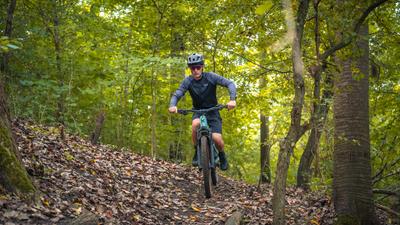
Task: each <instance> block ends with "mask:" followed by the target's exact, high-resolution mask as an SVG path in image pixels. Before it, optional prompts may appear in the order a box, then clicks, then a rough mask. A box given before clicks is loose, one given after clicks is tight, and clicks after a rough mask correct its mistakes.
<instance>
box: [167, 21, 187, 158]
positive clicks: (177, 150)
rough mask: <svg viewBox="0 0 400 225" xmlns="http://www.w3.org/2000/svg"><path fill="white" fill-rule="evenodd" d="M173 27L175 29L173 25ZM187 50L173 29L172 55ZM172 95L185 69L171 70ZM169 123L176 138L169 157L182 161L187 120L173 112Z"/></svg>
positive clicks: (181, 37)
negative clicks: (183, 136)
mask: <svg viewBox="0 0 400 225" xmlns="http://www.w3.org/2000/svg"><path fill="white" fill-rule="evenodd" d="M174 17H175V18H176V19H178V15H174ZM172 29H175V27H173V28H172ZM184 50H185V43H184V37H183V36H182V34H181V33H179V32H178V31H176V30H174V31H173V39H172V41H171V54H170V55H171V57H182V53H183V51H184ZM170 74H171V75H170V79H169V80H170V83H169V84H170V93H171V94H170V95H171V96H172V94H173V92H174V90H175V89H174V88H172V87H173V86H175V82H176V80H178V79H182V78H184V77H185V70H184V69H183V71H182V72H178V73H177V72H176V71H171V72H170ZM168 119H169V124H170V125H171V126H172V127H173V129H174V130H173V131H174V138H171V140H170V143H169V152H168V153H169V154H168V155H169V159H170V160H171V161H174V162H182V160H183V159H184V150H183V147H184V146H183V145H182V140H181V137H182V135H183V133H184V132H183V130H182V127H185V120H184V118H183V117H177V116H174V115H172V114H169V118H168Z"/></svg>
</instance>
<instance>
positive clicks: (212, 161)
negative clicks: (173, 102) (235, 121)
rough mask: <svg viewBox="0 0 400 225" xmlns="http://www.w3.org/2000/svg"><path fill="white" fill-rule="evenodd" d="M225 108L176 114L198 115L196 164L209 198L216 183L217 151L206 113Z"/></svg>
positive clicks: (184, 111)
mask: <svg viewBox="0 0 400 225" xmlns="http://www.w3.org/2000/svg"><path fill="white" fill-rule="evenodd" d="M223 108H227V106H226V105H217V106H215V107H212V108H209V109H179V110H178V113H179V114H182V115H187V114H188V113H189V112H191V113H199V114H200V126H199V128H198V129H197V145H196V151H197V162H200V163H198V167H199V169H200V171H202V173H203V184H204V194H205V196H206V198H211V196H212V189H213V186H216V185H217V183H218V175H217V172H216V168H217V166H218V163H219V157H218V150H217V148H216V146H215V144H214V141H213V139H212V134H211V129H210V127H209V126H208V123H207V117H206V114H207V112H210V111H214V110H221V109H223Z"/></svg>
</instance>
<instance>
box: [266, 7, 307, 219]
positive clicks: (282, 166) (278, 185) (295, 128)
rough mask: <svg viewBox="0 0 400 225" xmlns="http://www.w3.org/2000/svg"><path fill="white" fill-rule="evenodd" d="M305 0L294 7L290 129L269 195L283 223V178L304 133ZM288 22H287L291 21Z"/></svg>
mask: <svg viewBox="0 0 400 225" xmlns="http://www.w3.org/2000/svg"><path fill="white" fill-rule="evenodd" d="M284 3H285V8H286V10H287V11H288V12H290V11H291V9H290V8H291V2H290V1H284ZM308 3H309V1H308V0H301V1H300V3H299V8H298V11H297V18H296V21H290V22H291V23H294V22H295V24H296V25H295V28H294V29H295V31H294V34H295V35H294V39H293V43H292V61H293V86H294V87H293V88H294V90H295V94H294V98H293V106H292V111H291V123H290V128H289V131H288V133H287V135H286V137H285V139H284V140H283V141H282V142H281V143H280V150H279V157H278V165H277V168H276V176H275V182H274V190H273V197H272V210H273V214H274V215H273V216H274V217H273V224H274V225H284V224H286V223H285V194H286V178H287V173H288V169H289V163H290V156H291V154H292V153H293V149H294V147H295V145H296V143H297V141H298V140H299V139H300V137H301V136H302V135H303V134H304V131H305V129H304V127H302V126H301V113H302V109H303V103H304V93H305V86H304V80H303V63H302V59H301V57H302V56H301V41H302V36H303V29H304V23H305V19H306V17H307V13H308ZM290 22H289V23H290Z"/></svg>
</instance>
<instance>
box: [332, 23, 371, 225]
mask: <svg viewBox="0 0 400 225" xmlns="http://www.w3.org/2000/svg"><path fill="white" fill-rule="evenodd" d="M358 35H359V36H358V40H357V42H356V43H357V46H358V49H357V50H358V52H357V53H358V54H357V56H355V57H353V58H349V59H347V60H345V61H343V62H340V64H341V66H342V72H341V73H339V74H338V77H337V79H335V94H334V124H335V137H334V170H333V175H334V179H333V201H334V206H335V211H336V213H337V216H338V223H337V224H363V225H370V224H375V223H376V222H375V210H374V205H373V199H372V181H371V165H370V163H371V160H370V140H369V115H368V110H369V106H368V98H369V96H368V87H369V83H368V77H369V47H368V26H367V25H362V27H361V29H360V32H359V33H358ZM353 53H356V52H355V51H353ZM353 55H355V54H353ZM353 63H354V64H355V66H356V67H357V68H358V70H359V72H353V70H352V64H353Z"/></svg>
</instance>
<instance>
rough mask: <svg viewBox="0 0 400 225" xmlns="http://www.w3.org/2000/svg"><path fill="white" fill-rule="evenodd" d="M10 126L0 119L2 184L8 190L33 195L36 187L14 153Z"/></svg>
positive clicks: (0, 178) (0, 182)
mask: <svg viewBox="0 0 400 225" xmlns="http://www.w3.org/2000/svg"><path fill="white" fill-rule="evenodd" d="M14 146H15V145H13V139H12V137H11V131H10V128H9V127H8V126H7V123H6V121H4V118H1V119H0V185H1V186H3V187H4V188H5V189H6V190H7V191H10V192H15V193H17V194H22V195H33V194H34V193H35V187H34V186H33V184H32V181H31V180H30V178H29V176H28V174H27V172H26V170H25V168H24V167H23V165H22V164H21V162H20V161H19V160H18V158H17V157H16V155H15V153H14V149H13V148H14Z"/></svg>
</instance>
